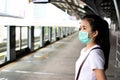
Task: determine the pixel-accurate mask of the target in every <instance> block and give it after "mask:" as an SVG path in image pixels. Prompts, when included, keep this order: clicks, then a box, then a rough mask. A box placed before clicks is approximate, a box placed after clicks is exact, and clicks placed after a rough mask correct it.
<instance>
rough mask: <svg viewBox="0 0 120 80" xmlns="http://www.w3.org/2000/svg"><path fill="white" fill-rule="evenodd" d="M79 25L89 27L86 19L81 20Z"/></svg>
mask: <svg viewBox="0 0 120 80" xmlns="http://www.w3.org/2000/svg"><path fill="white" fill-rule="evenodd" d="M80 25H81V26H90V24H89V22H88V21H87V20H86V19H84V20H81V22H80Z"/></svg>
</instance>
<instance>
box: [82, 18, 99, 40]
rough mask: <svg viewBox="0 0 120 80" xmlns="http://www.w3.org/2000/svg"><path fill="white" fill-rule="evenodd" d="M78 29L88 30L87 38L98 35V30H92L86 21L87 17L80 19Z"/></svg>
mask: <svg viewBox="0 0 120 80" xmlns="http://www.w3.org/2000/svg"><path fill="white" fill-rule="evenodd" d="M80 30H81V31H84V32H88V35H89V38H91V39H94V38H95V37H96V36H97V35H98V31H94V32H93V31H92V28H91V25H90V24H89V22H88V21H87V19H83V20H82V21H81V25H80Z"/></svg>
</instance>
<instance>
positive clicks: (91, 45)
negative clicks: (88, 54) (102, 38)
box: [85, 42, 96, 51]
mask: <svg viewBox="0 0 120 80" xmlns="http://www.w3.org/2000/svg"><path fill="white" fill-rule="evenodd" d="M94 45H96V43H94V42H91V43H88V44H87V45H86V47H85V51H87V50H88V49H90V48H91V47H93V46H94Z"/></svg>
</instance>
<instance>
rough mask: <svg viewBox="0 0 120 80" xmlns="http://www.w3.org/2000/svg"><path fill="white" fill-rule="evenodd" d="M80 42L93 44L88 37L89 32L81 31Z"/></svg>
mask: <svg viewBox="0 0 120 80" xmlns="http://www.w3.org/2000/svg"><path fill="white" fill-rule="evenodd" d="M78 37H79V40H80V42H82V43H85V44H88V43H89V42H91V39H90V38H89V37H88V32H84V31H79V36H78Z"/></svg>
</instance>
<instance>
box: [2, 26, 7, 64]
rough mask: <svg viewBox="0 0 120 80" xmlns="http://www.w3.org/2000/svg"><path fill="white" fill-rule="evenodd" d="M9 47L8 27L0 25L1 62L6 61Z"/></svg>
mask: <svg viewBox="0 0 120 80" xmlns="http://www.w3.org/2000/svg"><path fill="white" fill-rule="evenodd" d="M6 49H7V27H4V26H0V64H2V63H4V62H5V56H6V53H7V52H6Z"/></svg>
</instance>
